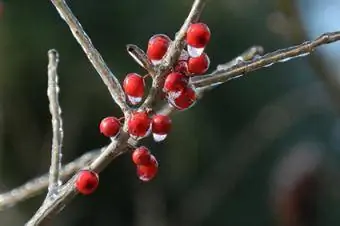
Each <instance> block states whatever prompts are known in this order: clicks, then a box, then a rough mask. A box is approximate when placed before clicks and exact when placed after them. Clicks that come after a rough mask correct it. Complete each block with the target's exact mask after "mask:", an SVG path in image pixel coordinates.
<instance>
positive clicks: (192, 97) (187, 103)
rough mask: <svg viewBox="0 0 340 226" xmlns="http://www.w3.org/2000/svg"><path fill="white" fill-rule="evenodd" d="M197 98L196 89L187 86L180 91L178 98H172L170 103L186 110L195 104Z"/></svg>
mask: <svg viewBox="0 0 340 226" xmlns="http://www.w3.org/2000/svg"><path fill="white" fill-rule="evenodd" d="M196 99H197V96H196V93H195V91H194V90H193V89H192V88H190V87H187V88H185V89H184V90H183V91H182V92H181V93H180V95H179V96H178V97H177V98H175V99H174V100H171V101H170V103H171V104H172V105H173V106H174V107H175V108H177V109H178V110H184V109H188V108H190V107H191V106H193V105H194V103H195V102H196Z"/></svg>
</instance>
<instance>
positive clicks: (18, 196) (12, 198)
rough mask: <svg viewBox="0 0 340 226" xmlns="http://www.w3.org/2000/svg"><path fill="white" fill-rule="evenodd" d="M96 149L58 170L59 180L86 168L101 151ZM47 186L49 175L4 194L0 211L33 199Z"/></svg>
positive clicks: (0, 197) (0, 196) (0, 198)
mask: <svg viewBox="0 0 340 226" xmlns="http://www.w3.org/2000/svg"><path fill="white" fill-rule="evenodd" d="M103 149H105V147H104V148H102V149H96V150H92V151H88V152H86V153H85V154H83V155H82V156H80V157H79V158H77V159H75V160H73V161H72V162H70V163H68V164H66V165H64V166H62V167H61V169H60V174H59V175H60V180H62V181H65V180H66V179H67V178H69V177H70V176H72V175H73V174H74V173H75V172H76V171H78V170H79V169H81V168H83V167H84V166H86V165H87V164H88V163H89V162H90V161H91V160H93V159H94V158H96V157H97V156H98V155H99V153H100V152H101V150H103ZM48 185H49V174H44V175H42V176H40V177H37V178H34V179H32V180H30V181H28V182H26V183H25V184H23V185H21V186H19V187H17V188H14V189H12V190H10V191H8V192H6V193H3V194H1V195H0V210H5V209H7V208H10V207H12V206H14V205H16V204H18V203H19V202H23V201H25V200H27V199H29V198H32V197H35V196H37V195H39V194H41V193H42V192H44V191H45V190H46V188H47V187H48Z"/></svg>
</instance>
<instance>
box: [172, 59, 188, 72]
mask: <svg viewBox="0 0 340 226" xmlns="http://www.w3.org/2000/svg"><path fill="white" fill-rule="evenodd" d="M174 71H175V72H179V73H182V74H183V75H188V74H189V69H188V63H187V62H186V61H183V60H181V61H178V62H177V64H176V65H175V68H174Z"/></svg>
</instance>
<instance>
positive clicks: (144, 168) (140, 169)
mask: <svg viewBox="0 0 340 226" xmlns="http://www.w3.org/2000/svg"><path fill="white" fill-rule="evenodd" d="M157 172H158V162H157V159H156V157H155V156H154V155H152V154H151V156H150V162H149V164H147V165H137V176H138V178H139V179H140V180H141V181H144V182H147V181H150V180H152V179H153V178H154V177H155V176H156V174H157Z"/></svg>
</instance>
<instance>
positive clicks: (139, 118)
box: [128, 112, 151, 137]
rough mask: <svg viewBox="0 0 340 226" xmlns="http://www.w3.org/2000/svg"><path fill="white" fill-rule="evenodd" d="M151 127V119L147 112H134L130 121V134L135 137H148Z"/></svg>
mask: <svg viewBox="0 0 340 226" xmlns="http://www.w3.org/2000/svg"><path fill="white" fill-rule="evenodd" d="M150 127H151V119H150V118H149V115H148V114H147V113H146V112H133V113H131V115H130V117H129V119H128V132H129V133H130V135H132V136H135V137H144V136H147V135H148V133H149V131H150V129H151V128H150Z"/></svg>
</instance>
